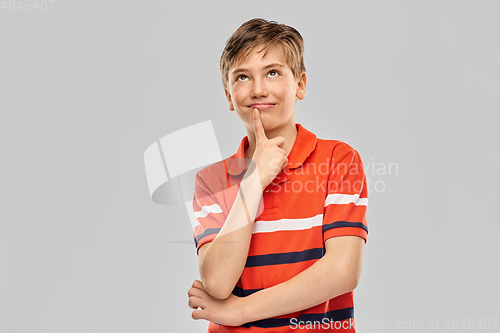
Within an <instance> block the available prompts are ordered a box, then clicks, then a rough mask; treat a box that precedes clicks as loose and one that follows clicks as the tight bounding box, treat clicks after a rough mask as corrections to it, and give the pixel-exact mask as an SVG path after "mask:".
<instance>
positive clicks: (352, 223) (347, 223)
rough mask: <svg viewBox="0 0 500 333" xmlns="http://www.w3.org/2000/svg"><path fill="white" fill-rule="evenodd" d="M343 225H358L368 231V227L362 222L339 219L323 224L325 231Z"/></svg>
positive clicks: (357, 226)
mask: <svg viewBox="0 0 500 333" xmlns="http://www.w3.org/2000/svg"><path fill="white" fill-rule="evenodd" d="M342 227H356V228H363V229H365V230H366V232H367V233H368V227H367V226H366V225H365V224H364V223H362V222H347V221H337V222H333V223H328V224H323V232H325V231H327V230H330V229H333V228H342Z"/></svg>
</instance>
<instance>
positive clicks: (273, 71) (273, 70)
mask: <svg viewBox="0 0 500 333" xmlns="http://www.w3.org/2000/svg"><path fill="white" fill-rule="evenodd" d="M267 74H269V75H270V76H271V77H276V76H278V75H280V72H278V71H277V70H275V69H271V70H270V71H269V72H268V73H267ZM273 74H274V75H273Z"/></svg>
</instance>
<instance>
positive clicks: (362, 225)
mask: <svg viewBox="0 0 500 333" xmlns="http://www.w3.org/2000/svg"><path fill="white" fill-rule="evenodd" d="M337 156H340V158H339V157H337ZM367 205H368V189H367V184H366V176H365V172H364V168H363V163H362V161H361V158H360V156H359V153H358V152H357V151H356V150H354V149H352V148H351V147H349V146H348V145H345V146H343V147H338V148H335V149H334V154H333V157H332V163H331V167H330V173H329V176H328V187H327V195H326V199H325V207H324V215H323V242H324V241H326V240H327V239H328V238H331V237H338V236H359V237H361V238H363V239H364V240H365V243H366V241H367V234H368V226H367V222H366V209H367Z"/></svg>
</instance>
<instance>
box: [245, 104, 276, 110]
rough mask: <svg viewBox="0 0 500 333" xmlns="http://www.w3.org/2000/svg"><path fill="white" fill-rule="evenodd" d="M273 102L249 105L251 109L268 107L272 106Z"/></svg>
mask: <svg viewBox="0 0 500 333" xmlns="http://www.w3.org/2000/svg"><path fill="white" fill-rule="evenodd" d="M274 105H275V104H272V103H255V104H252V105H250V107H251V108H252V109H269V108H272V107H273V106H274Z"/></svg>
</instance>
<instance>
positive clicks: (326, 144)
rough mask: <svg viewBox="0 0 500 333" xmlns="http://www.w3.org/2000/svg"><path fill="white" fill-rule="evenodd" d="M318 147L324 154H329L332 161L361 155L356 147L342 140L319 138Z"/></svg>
mask: <svg viewBox="0 0 500 333" xmlns="http://www.w3.org/2000/svg"><path fill="white" fill-rule="evenodd" d="M317 149H318V150H319V151H320V152H322V153H323V154H328V155H329V156H330V157H331V159H332V161H338V160H344V159H346V158H355V157H359V152H358V151H357V150H356V149H354V148H353V147H352V146H351V145H349V144H347V143H346V142H344V141H340V140H325V139H319V138H318V142H317Z"/></svg>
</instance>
